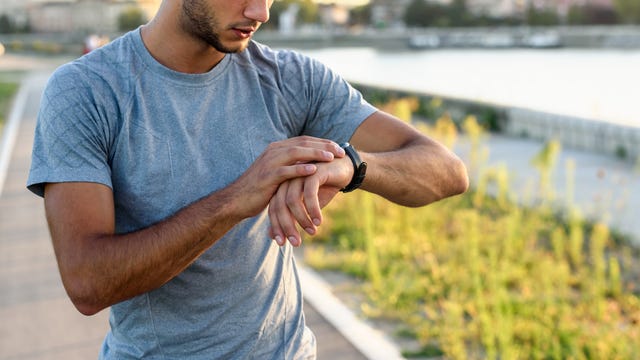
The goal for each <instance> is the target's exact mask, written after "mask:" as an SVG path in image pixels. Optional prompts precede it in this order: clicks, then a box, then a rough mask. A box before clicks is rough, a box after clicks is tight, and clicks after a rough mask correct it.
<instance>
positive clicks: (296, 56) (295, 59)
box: [241, 40, 317, 66]
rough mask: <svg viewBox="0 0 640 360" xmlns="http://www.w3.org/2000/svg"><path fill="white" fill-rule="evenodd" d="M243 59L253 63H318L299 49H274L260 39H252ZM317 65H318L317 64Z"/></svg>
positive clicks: (281, 64)
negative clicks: (259, 40)
mask: <svg viewBox="0 0 640 360" xmlns="http://www.w3.org/2000/svg"><path fill="white" fill-rule="evenodd" d="M241 55H242V56H241V57H242V58H243V60H245V61H251V62H253V63H260V62H268V63H272V64H275V65H276V66H284V65H287V64H290V63H297V64H307V65H316V63H317V62H316V61H315V60H314V59H313V58H311V57H309V56H307V55H304V54H303V53H301V52H299V51H298V50H294V49H274V48H272V47H270V46H269V45H265V44H263V43H260V42H258V41H255V40H252V41H251V42H250V43H249V46H248V47H247V49H246V50H245V51H244V52H243V53H242V54H241ZM316 66H317V65H316Z"/></svg>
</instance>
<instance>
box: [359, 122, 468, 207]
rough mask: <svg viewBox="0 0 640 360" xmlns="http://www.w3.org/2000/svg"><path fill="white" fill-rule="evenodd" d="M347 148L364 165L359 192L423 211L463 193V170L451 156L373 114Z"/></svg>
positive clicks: (404, 127) (404, 126) (408, 129)
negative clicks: (363, 174)
mask: <svg viewBox="0 0 640 360" xmlns="http://www.w3.org/2000/svg"><path fill="white" fill-rule="evenodd" d="M351 144H353V146H354V147H355V148H356V149H357V150H358V153H359V155H360V157H361V158H362V160H363V161H365V162H367V164H369V166H368V167H367V175H366V178H365V180H364V182H363V183H362V189H363V190H366V191H369V192H372V193H375V194H378V195H381V196H383V197H384V198H386V199H388V200H391V201H393V202H395V203H397V204H400V205H404V206H412V207H417V206H424V205H427V204H430V203H433V202H435V201H438V200H441V199H444V198H446V197H449V196H453V195H457V194H460V193H463V192H465V191H466V190H467V188H468V186H469V178H468V176H467V170H466V167H465V165H464V163H463V162H462V160H460V159H459V158H458V157H457V156H456V155H455V154H454V153H453V152H451V151H450V150H449V149H447V148H446V147H445V146H444V145H442V144H440V143H438V142H436V141H435V140H433V139H431V138H429V137H427V136H425V135H423V134H422V133H420V132H419V131H417V130H416V129H414V128H413V127H411V126H410V125H408V124H406V123H404V122H402V121H400V120H398V119H395V118H394V117H393V116H391V115H389V114H387V113H384V112H377V113H375V114H374V115H372V116H371V117H369V118H368V119H367V120H365V122H363V123H362V125H361V126H360V127H358V129H357V130H356V132H355V133H354V134H353V137H352V138H351Z"/></svg>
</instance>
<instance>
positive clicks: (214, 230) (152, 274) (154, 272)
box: [56, 191, 241, 315]
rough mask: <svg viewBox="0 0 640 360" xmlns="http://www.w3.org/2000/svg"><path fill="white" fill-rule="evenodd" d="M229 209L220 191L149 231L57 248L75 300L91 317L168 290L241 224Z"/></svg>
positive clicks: (101, 237)
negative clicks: (168, 285) (160, 289)
mask: <svg viewBox="0 0 640 360" xmlns="http://www.w3.org/2000/svg"><path fill="white" fill-rule="evenodd" d="M229 204H230V201H229V198H228V194H227V193H225V192H224V191H220V192H217V193H214V194H212V195H210V196H208V197H206V198H204V199H201V200H199V201H197V202H195V203H193V204H192V205H190V206H188V207H186V208H184V209H182V210H181V211H179V212H177V213H176V214H174V215H173V216H171V217H170V218H167V219H165V220H163V221H161V222H160V223H157V224H155V225H152V226H150V227H147V228H145V229H142V230H139V231H136V232H132V233H129V234H122V235H113V234H95V235H94V236H93V238H89V239H85V241H73V242H70V243H67V244H69V245H73V246H76V248H74V249H60V248H56V254H57V255H58V263H59V267H60V271H61V273H62V275H63V280H64V283H65V288H66V289H67V292H68V294H69V296H70V297H71V299H72V301H73V302H74V304H75V305H76V307H77V308H78V310H79V311H80V312H82V313H83V314H86V315H91V314H95V313H97V312H98V311H100V310H102V309H104V308H106V307H109V306H111V305H113V304H115V303H118V302H120V301H123V300H126V299H129V298H131V297H134V296H137V295H140V294H142V293H145V292H147V291H150V290H153V289H156V288H158V287H160V286H162V285H163V284H164V283H166V282H167V281H169V280H171V279H172V278H173V277H175V276H176V275H177V274H179V273H180V272H182V271H183V270H184V269H185V268H186V267H188V266H189V265H190V264H191V263H192V262H193V261H194V260H195V259H197V258H198V256H200V255H201V254H202V253H203V252H204V251H205V250H207V249H208V248H209V247H210V246H211V245H213V244H214V243H215V242H216V241H217V240H218V239H220V238H221V237H222V236H223V235H224V234H225V233H226V232H227V231H228V230H229V229H230V228H231V227H233V226H234V225H235V224H236V223H237V222H239V221H240V220H241V219H240V218H238V217H237V216H236V215H235V212H234V210H233V209H231V208H230V207H229ZM59 246H62V245H61V244H58V247H59Z"/></svg>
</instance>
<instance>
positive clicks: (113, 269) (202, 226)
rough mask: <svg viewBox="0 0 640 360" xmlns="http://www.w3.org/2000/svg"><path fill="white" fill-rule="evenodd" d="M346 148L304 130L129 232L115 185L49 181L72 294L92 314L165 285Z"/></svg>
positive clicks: (51, 216)
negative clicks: (118, 221) (229, 179)
mask: <svg viewBox="0 0 640 360" xmlns="http://www.w3.org/2000/svg"><path fill="white" fill-rule="evenodd" d="M340 156H344V153H343V151H342V150H341V149H340V148H339V147H338V145H337V144H335V143H333V142H331V141H328V140H321V139H315V138H310V137H300V138H294V139H289V140H285V141H282V142H278V143H274V144H271V145H270V146H269V147H268V148H267V150H266V151H265V152H264V153H263V154H262V155H261V156H260V157H259V158H258V159H257V160H256V162H255V163H254V164H253V165H252V166H251V167H250V168H249V169H248V170H247V171H246V172H245V173H244V174H243V175H242V176H240V177H239V178H238V179H237V180H236V181H235V182H233V183H232V184H231V185H229V186H228V187H226V188H224V189H221V190H219V191H216V192H214V193H212V194H210V195H209V196H206V197H204V198H202V199H201V200H198V201H196V202H195V203H193V204H191V205H189V206H187V207H185V208H183V209H182V210H180V211H178V212H177V213H176V214H174V215H173V216H171V217H169V218H167V219H165V220H163V221H161V222H159V223H157V224H155V225H152V226H150V227H147V228H145V229H142V230H139V231H136V232H132V233H129V234H115V220H114V219H115V213H114V203H113V194H112V191H111V189H110V188H109V187H107V186H104V185H100V184H95V183H81V182H79V183H52V184H47V185H46V186H45V209H46V214H47V221H48V223H49V228H50V232H51V238H52V242H53V247H54V250H55V253H56V258H57V261H58V267H59V270H60V274H61V277H62V281H63V284H64V286H65V289H66V290H67V293H68V295H69V297H70V298H71V300H72V302H73V303H74V305H75V306H76V308H77V309H78V310H79V311H80V312H81V313H83V314H86V315H91V314H95V313H97V312H98V311H100V310H102V309H104V308H106V307H108V306H111V305H113V304H115V303H118V302H120V301H122V300H125V299H128V298H131V297H133V296H136V295H139V294H142V293H144V292H147V291H150V290H153V289H156V288H158V287H160V286H162V285H163V284H164V283H166V282H167V281H169V280H171V279H172V278H173V277H174V276H176V275H177V274H179V273H180V272H181V271H183V270H184V269H185V268H186V267H187V266H189V265H190V264H191V263H192V262H193V261H194V260H195V259H196V258H197V257H198V256H200V254H202V253H203V252H204V251H205V250H207V249H208V248H209V247H210V246H211V245H213V244H214V243H215V242H216V241H217V240H218V239H219V238H220V237H222V236H223V235H224V234H225V233H226V232H227V231H228V230H229V229H230V228H231V227H233V226H234V225H235V224H237V223H238V222H239V221H241V220H242V219H245V218H248V217H251V216H255V215H257V214H259V213H260V212H261V211H262V210H263V209H264V208H265V207H266V206H267V204H268V203H269V200H270V199H271V198H272V196H273V194H274V193H275V192H276V190H277V189H278V186H279V185H280V184H281V183H282V182H283V181H286V180H287V179H291V178H295V177H304V176H308V175H310V174H313V173H314V172H315V171H317V166H318V165H317V164H319V163H321V162H326V161H331V160H333V159H334V157H340ZM312 162H316V164H312Z"/></svg>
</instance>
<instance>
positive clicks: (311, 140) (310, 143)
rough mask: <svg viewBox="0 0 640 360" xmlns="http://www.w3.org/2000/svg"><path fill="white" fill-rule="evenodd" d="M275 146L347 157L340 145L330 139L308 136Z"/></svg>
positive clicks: (281, 142) (288, 140)
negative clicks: (292, 147)
mask: <svg viewBox="0 0 640 360" xmlns="http://www.w3.org/2000/svg"><path fill="white" fill-rule="evenodd" d="M273 146H274V147H286V148H288V147H291V146H297V147H304V148H314V149H320V150H325V151H329V152H331V153H332V154H333V155H335V156H337V157H343V156H344V155H345V152H344V149H343V148H342V147H341V146H340V145H338V144H337V143H336V142H334V141H332V140H329V139H322V138H317V137H312V136H306V135H303V136H297V137H293V138H289V139H286V140H282V141H278V142H275V143H273Z"/></svg>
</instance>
